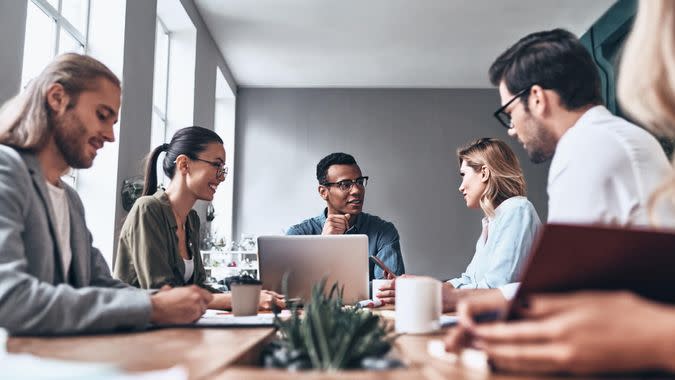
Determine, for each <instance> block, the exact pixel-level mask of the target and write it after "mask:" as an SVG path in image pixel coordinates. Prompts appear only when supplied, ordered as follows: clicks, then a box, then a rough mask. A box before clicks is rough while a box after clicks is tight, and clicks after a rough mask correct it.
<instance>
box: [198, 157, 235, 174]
mask: <svg viewBox="0 0 675 380" xmlns="http://www.w3.org/2000/svg"><path fill="white" fill-rule="evenodd" d="M193 160H196V161H201V162H206V163H207V164H209V165H211V166H213V167H214V168H216V170H217V171H216V177H220V176H222V177H223V178H225V177H227V172H228V171H229V169H228V167H227V166H226V165H225V164H224V163H222V162H219V161H209V160H202V159H201V158H193Z"/></svg>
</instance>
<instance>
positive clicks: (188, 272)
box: [183, 259, 195, 282]
mask: <svg viewBox="0 0 675 380" xmlns="http://www.w3.org/2000/svg"><path fill="white" fill-rule="evenodd" d="M183 263H185V274H184V275H183V281H185V282H188V281H190V278H192V273H194V271H195V262H194V260H193V259H190V260H185V259H183Z"/></svg>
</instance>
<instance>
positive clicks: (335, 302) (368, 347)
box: [263, 279, 402, 371]
mask: <svg viewBox="0 0 675 380" xmlns="http://www.w3.org/2000/svg"><path fill="white" fill-rule="evenodd" d="M285 282H286V281H284V283H285ZM284 288H285V286H284ZM325 288H326V280H325V279H323V280H321V281H320V282H319V283H318V284H316V285H315V286H314V287H313V289H312V295H311V299H310V300H309V302H307V303H306V304H305V307H304V310H303V311H302V312H301V311H300V309H299V307H298V304H297V303H295V302H291V304H290V305H289V309H290V311H291V317H290V318H288V319H281V318H279V315H278V314H277V315H276V317H275V325H276V326H277V328H278V332H277V335H278V338H279V339H277V340H274V341H272V342H271V343H270V344H269V346H267V348H266V349H265V350H264V352H263V364H264V366H265V367H267V368H286V369H289V370H300V369H318V370H323V371H336V370H341V369H358V368H361V369H390V368H396V367H401V366H402V363H401V362H400V361H398V360H396V359H391V358H387V357H385V355H386V354H387V353H388V352H389V351H390V349H391V347H392V343H393V341H394V340H395V339H396V335H395V334H394V333H393V332H392V327H391V325H387V324H386V322H385V321H384V320H383V319H382V318H381V317H380V316H378V315H376V314H373V313H372V312H371V311H370V310H368V309H363V308H360V307H350V306H345V305H344V304H343V302H342V295H343V289H341V288H339V287H338V284H334V285H333V286H332V287H331V289H330V291H329V292H325ZM284 293H286V299H289V297H288V293H287V292H286V291H285V292H284Z"/></svg>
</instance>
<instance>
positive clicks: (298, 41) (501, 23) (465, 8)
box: [195, 0, 614, 88]
mask: <svg viewBox="0 0 675 380" xmlns="http://www.w3.org/2000/svg"><path fill="white" fill-rule="evenodd" d="M613 3H614V0H594V1H587V0H566V1H560V0H501V1H494V0H472V1H461V0H339V1H326V0H253V1H252V0H227V1H224V0H195V4H196V5H197V8H198V9H199V11H200V13H201V15H202V17H203V18H204V21H205V22H206V24H207V26H208V28H209V30H210V31H211V34H212V35H213V38H214V40H215V42H216V44H217V45H218V47H219V48H220V51H221V52H222V53H223V56H224V58H225V61H227V63H228V65H229V68H230V70H231V71H232V74H233V75H234V78H235V80H236V81H237V84H238V85H239V86H243V87H350V88H352V87H360V88H485V87H491V85H490V83H489V82H488V80H487V70H488V68H489V66H490V64H491V63H492V61H493V60H494V58H496V56H497V55H499V54H500V53H501V52H502V51H503V50H505V49H506V48H507V47H509V46H510V45H511V44H513V43H514V42H516V41H517V40H518V39H519V38H521V37H523V36H525V35H526V34H528V33H531V32H535V31H539V30H545V29H552V28H556V27H563V28H566V29H568V30H570V31H572V32H573V33H576V34H577V35H581V34H583V33H584V32H585V31H586V30H588V28H589V26H590V25H591V24H593V22H594V21H595V20H597V19H598V18H599V17H600V16H601V15H602V14H603V13H604V12H605V11H606V10H607V9H608V8H609V7H610V6H611V5H612V4H613Z"/></svg>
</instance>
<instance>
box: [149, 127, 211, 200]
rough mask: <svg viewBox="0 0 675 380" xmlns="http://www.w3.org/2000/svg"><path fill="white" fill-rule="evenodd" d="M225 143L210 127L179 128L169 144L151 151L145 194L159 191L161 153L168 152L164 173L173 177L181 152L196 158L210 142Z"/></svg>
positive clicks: (163, 165) (163, 163) (165, 157)
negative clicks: (158, 176)
mask: <svg viewBox="0 0 675 380" xmlns="http://www.w3.org/2000/svg"><path fill="white" fill-rule="evenodd" d="M214 142H217V143H221V144H222V143H223V139H221V138H220V136H218V134H217V133H216V132H214V131H212V130H210V129H206V128H202V127H197V126H192V127H186V128H182V129H179V130H178V131H176V133H175V134H174V135H173V137H172V138H171V142H169V143H168V144H162V145H160V146H158V147H156V148H155V149H153V150H152V152H150V154H149V155H148V158H147V164H146V167H145V181H144V182H145V183H144V186H143V195H151V194H154V192H155V191H157V158H158V157H159V155H160V153H162V152H166V156H164V161H162V169H163V170H164V174H166V175H167V176H168V177H169V178H173V175H174V173H175V172H176V158H178V156H180V155H181V154H184V155H186V156H188V157H189V158H190V159H193V160H194V159H196V158H197V155H198V154H199V153H201V152H203V151H204V150H206V146H207V145H208V144H210V143H214Z"/></svg>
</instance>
